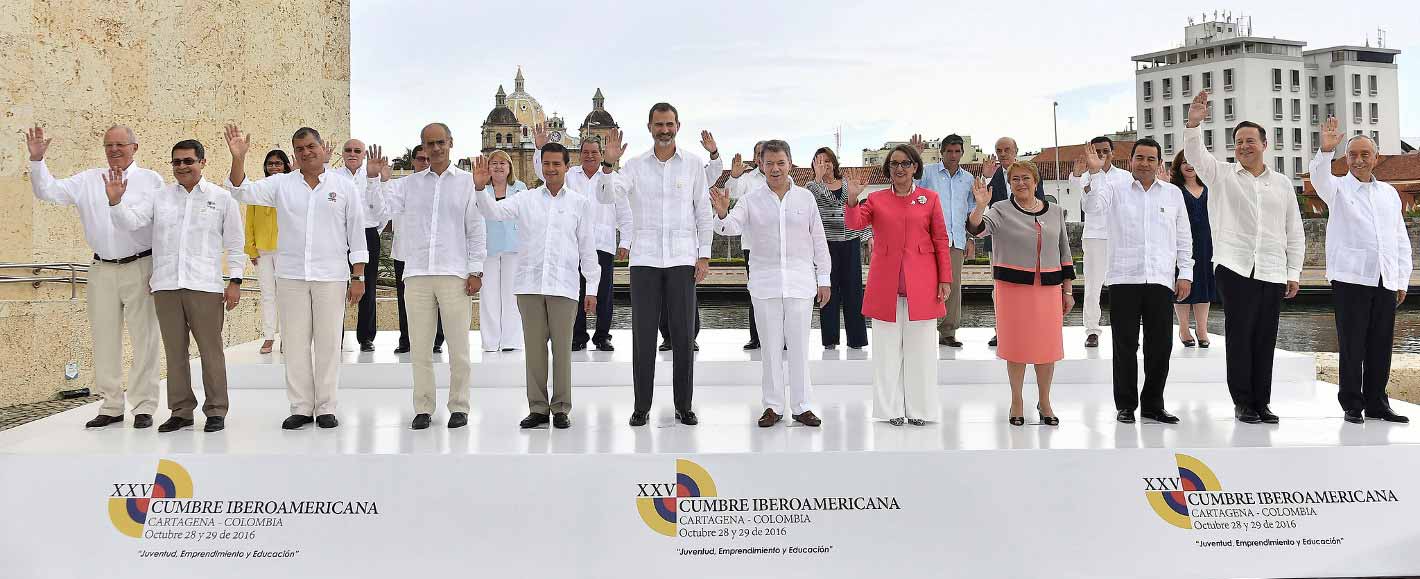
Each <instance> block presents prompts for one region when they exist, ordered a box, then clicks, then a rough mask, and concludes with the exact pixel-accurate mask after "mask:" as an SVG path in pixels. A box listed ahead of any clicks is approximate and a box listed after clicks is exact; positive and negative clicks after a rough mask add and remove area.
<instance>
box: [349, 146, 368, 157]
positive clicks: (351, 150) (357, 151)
mask: <svg viewBox="0 0 1420 579" xmlns="http://www.w3.org/2000/svg"><path fill="white" fill-rule="evenodd" d="M345 152H346V153H355V154H356V155H359V154H360V153H363V152H365V150H364V149H356V148H353V147H346V148H345Z"/></svg>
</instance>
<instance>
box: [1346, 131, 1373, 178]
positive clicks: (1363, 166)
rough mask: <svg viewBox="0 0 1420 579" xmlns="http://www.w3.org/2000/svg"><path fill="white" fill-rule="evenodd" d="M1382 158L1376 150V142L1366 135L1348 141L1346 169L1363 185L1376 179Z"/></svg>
mask: <svg viewBox="0 0 1420 579" xmlns="http://www.w3.org/2000/svg"><path fill="white" fill-rule="evenodd" d="M1380 160H1381V156H1380V154H1379V152H1378V149H1377V148H1376V141H1375V140H1374V139H1372V138H1370V137H1368V136H1365V135H1356V136H1354V137H1351V140H1349V141H1346V168H1347V169H1349V170H1350V171H1351V176H1352V177H1355V178H1356V180H1357V181H1360V182H1362V183H1369V182H1370V181H1371V180H1372V179H1374V178H1375V170H1376V165H1377V164H1379V163H1380Z"/></svg>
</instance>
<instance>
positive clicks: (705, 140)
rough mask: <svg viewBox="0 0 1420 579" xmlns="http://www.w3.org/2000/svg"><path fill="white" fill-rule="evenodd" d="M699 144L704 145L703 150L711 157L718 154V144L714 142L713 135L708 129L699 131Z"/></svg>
mask: <svg viewBox="0 0 1420 579" xmlns="http://www.w3.org/2000/svg"><path fill="white" fill-rule="evenodd" d="M700 146H702V147H705V152H706V153H710V156H711V157H714V156H715V155H718V154H720V145H718V144H716V143H715V135H712V134H710V131H700Z"/></svg>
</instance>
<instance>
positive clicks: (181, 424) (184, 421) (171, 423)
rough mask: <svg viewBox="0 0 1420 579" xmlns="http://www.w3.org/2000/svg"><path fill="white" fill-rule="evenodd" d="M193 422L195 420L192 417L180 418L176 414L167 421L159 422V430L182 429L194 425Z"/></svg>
mask: <svg viewBox="0 0 1420 579" xmlns="http://www.w3.org/2000/svg"><path fill="white" fill-rule="evenodd" d="M192 424H193V422H192V419H191V418H179V417H177V416H174V417H172V418H169V419H168V420H167V422H164V423H162V424H159V425H158V432H172V431H174V430H181V429H183V428H187V427H189V426H192Z"/></svg>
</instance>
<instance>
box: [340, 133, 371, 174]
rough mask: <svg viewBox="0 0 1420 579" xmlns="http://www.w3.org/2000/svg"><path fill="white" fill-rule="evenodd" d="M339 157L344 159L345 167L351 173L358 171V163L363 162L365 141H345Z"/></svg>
mask: <svg viewBox="0 0 1420 579" xmlns="http://www.w3.org/2000/svg"><path fill="white" fill-rule="evenodd" d="M340 158H341V159H343V160H344V161H345V168H346V169H349V170H350V172H351V173H355V172H358V171H359V170H360V165H361V164H362V163H364V162H365V143H364V142H363V141H361V140H360V139H350V140H349V141H345V146H344V147H341V153H340Z"/></svg>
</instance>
